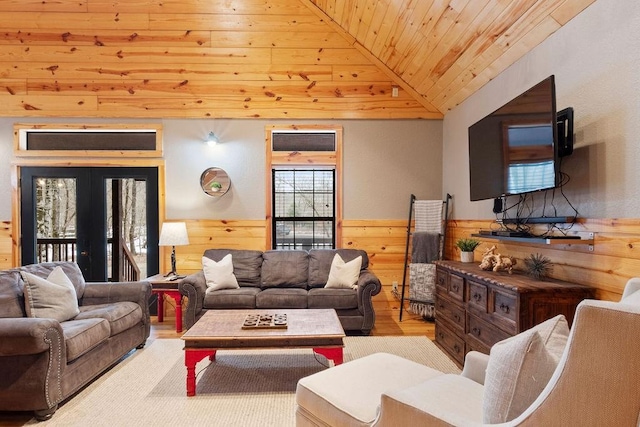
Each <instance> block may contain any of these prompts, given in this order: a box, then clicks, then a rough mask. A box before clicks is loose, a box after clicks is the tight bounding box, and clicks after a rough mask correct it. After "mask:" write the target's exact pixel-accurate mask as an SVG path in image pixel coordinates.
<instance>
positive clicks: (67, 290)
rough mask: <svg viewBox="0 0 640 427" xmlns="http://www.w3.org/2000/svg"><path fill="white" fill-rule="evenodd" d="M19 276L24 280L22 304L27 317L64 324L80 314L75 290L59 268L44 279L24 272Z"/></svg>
mask: <svg viewBox="0 0 640 427" xmlns="http://www.w3.org/2000/svg"><path fill="white" fill-rule="evenodd" d="M20 274H21V275H22V280H24V302H25V311H26V312H27V316H28V317H38V318H48V319H55V320H57V321H58V322H64V321H65V320H69V319H73V318H74V317H76V316H77V315H78V313H80V309H79V308H78V295H77V294H76V288H75V287H74V286H73V283H71V280H70V279H69V278H68V277H67V275H66V274H64V271H63V270H62V268H61V267H60V266H58V267H56V268H54V269H53V271H51V273H49V276H48V277H47V278H46V279H43V278H42V277H38V276H36V275H35V274H31V273H27V272H26V271H21V272H20Z"/></svg>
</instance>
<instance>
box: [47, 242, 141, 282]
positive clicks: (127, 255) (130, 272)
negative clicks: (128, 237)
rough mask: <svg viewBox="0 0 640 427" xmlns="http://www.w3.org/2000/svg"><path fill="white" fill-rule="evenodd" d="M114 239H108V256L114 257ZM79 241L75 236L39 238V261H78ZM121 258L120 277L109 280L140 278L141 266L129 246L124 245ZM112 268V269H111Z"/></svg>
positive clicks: (136, 279) (132, 280) (135, 279)
mask: <svg viewBox="0 0 640 427" xmlns="http://www.w3.org/2000/svg"><path fill="white" fill-rule="evenodd" d="M112 243H113V239H108V240H107V244H108V245H107V248H108V250H107V258H108V261H109V263H110V261H111V259H112V254H111V248H112V246H113V245H112ZM76 247H77V241H76V239H74V238H38V240H37V241H36V260H37V262H39V263H40V262H53V261H72V262H76V249H77V248H76ZM121 254H122V256H121V257H120V260H121V261H122V267H121V269H120V270H121V271H120V273H119V274H118V276H119V277H115V278H113V277H110V278H109V280H110V281H111V280H115V281H126V282H129V281H131V282H135V281H138V280H140V268H139V267H138V264H137V263H136V260H135V258H134V256H133V254H132V253H131V251H130V250H129V248H128V247H127V245H124V244H123V245H122V247H121ZM109 270H111V269H109Z"/></svg>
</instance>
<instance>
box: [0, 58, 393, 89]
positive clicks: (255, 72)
mask: <svg viewBox="0 0 640 427" xmlns="http://www.w3.org/2000/svg"><path fill="white" fill-rule="evenodd" d="M51 64H52V63H51V62H21V63H19V62H18V63H17V62H13V61H9V62H0V75H1V76H3V78H8V79H19V78H27V79H76V80H79V81H87V80H112V79H119V80H121V81H129V80H136V79H164V80H171V79H174V80H175V79H176V78H180V79H184V80H199V81H225V82H228V83H233V84H235V83H236V82H241V81H279V80H284V81H290V80H294V81H295V80H300V81H304V82H307V84H308V83H310V82H314V81H316V82H317V81H331V80H333V76H334V66H333V65H314V64H311V65H310V64H302V65H298V66H290V65H282V66H280V65H270V66H265V65H264V64H242V66H241V67H238V65H237V64H179V65H176V64H160V63H145V64H121V63H114V64H108V65H104V64H100V65H91V64H84V63H57V64H54V65H51ZM368 66H369V67H371V66H372V65H371V64H369V65H368ZM345 67H348V65H346V66H345ZM354 67H359V68H357V69H358V70H360V69H365V70H366V67H367V66H364V65H361V66H355V65H354ZM369 75H370V76H374V75H375V74H374V73H372V72H368V73H367V76H369ZM387 79H388V78H387ZM367 80H369V81H375V79H373V78H368V79H367Z"/></svg>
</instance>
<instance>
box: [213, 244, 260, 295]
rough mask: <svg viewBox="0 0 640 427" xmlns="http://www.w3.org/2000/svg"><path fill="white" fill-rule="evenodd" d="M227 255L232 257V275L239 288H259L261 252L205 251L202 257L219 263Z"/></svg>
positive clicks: (236, 250) (237, 250)
mask: <svg viewBox="0 0 640 427" xmlns="http://www.w3.org/2000/svg"><path fill="white" fill-rule="evenodd" d="M228 254H231V256H232V259H233V275H234V276H236V279H237V280H238V284H239V285H240V287H243V286H255V287H260V272H261V269H262V252H260V251H251V250H242V249H207V250H206V251H205V252H204V256H206V257H207V258H209V259H212V260H214V261H220V260H222V258H223V257H224V256H226V255H228Z"/></svg>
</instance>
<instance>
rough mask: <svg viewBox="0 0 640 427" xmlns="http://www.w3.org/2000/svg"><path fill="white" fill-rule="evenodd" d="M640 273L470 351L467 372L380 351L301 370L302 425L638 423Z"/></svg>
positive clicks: (299, 422) (298, 395)
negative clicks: (613, 296)
mask: <svg viewBox="0 0 640 427" xmlns="http://www.w3.org/2000/svg"><path fill="white" fill-rule="evenodd" d="M639 353H640V278H634V279H631V280H629V282H628V283H627V285H626V287H625V290H624V293H623V295H622V300H621V301H620V302H619V303H616V302H610V301H597V300H585V301H583V302H582V303H580V304H579V306H578V309H577V311H576V315H575V318H574V322H573V327H572V329H571V331H570V332H569V331H568V328H567V326H566V321H565V319H564V318H562V316H557V317H555V318H553V319H550V320H548V321H546V322H543V323H542V324H540V325H538V326H536V327H534V328H532V329H530V330H529V331H525V332H523V333H521V334H519V335H517V336H515V337H512V338H510V339H508V340H505V341H502V342H500V343H497V344H496V345H494V347H492V349H491V354H490V356H487V355H484V354H481V353H477V352H470V353H468V354H467V358H466V360H465V366H464V369H463V371H462V373H461V374H460V375H452V374H443V373H440V372H438V371H436V370H433V369H430V368H428V367H425V366H423V365H419V364H417V363H414V362H411V361H408V360H406V359H403V358H400V357H397V356H392V355H389V354H383V353H378V354H374V355H371V356H368V357H364V358H362V359H357V360H354V361H352V362H349V363H345V364H343V365H340V366H337V367H334V368H331V369H328V370H325V371H322V372H319V373H317V374H314V375H311V376H309V377H306V378H303V379H301V380H300V381H299V383H298V389H297V391H296V404H297V407H296V421H297V425H298V426H309V425H316V426H317V425H321V426H326V425H331V426H343V425H344V426H347V425H348V426H371V425H374V426H394V427H395V426H416V425H420V426H432V425H433V426H445V425H456V426H476V425H478V426H479V425H502V426H638V425H640V357H638V354H639Z"/></svg>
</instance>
